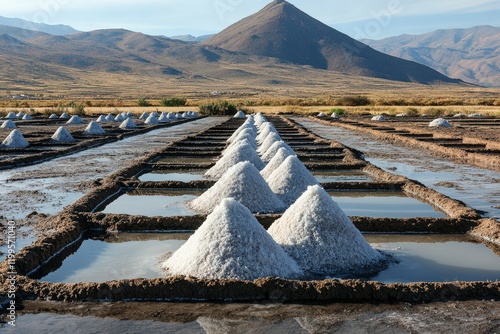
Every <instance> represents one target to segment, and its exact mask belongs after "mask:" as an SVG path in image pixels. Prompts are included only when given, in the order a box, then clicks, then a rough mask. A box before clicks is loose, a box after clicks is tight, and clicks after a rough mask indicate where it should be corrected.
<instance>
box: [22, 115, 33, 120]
mask: <svg viewBox="0 0 500 334" xmlns="http://www.w3.org/2000/svg"><path fill="white" fill-rule="evenodd" d="M23 120H25V121H31V120H33V117H31V115H30V114H24V115H23Z"/></svg>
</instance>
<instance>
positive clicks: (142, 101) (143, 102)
mask: <svg viewBox="0 0 500 334" xmlns="http://www.w3.org/2000/svg"><path fill="white" fill-rule="evenodd" d="M137 105H138V106H139V107H149V106H150V105H151V103H149V101H148V100H146V98H144V97H140V98H138V99H137Z"/></svg>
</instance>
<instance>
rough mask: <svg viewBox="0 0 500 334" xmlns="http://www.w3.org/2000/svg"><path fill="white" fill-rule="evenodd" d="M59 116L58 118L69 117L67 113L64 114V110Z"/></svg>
mask: <svg viewBox="0 0 500 334" xmlns="http://www.w3.org/2000/svg"><path fill="white" fill-rule="evenodd" d="M59 118H60V119H69V118H70V117H69V115H68V114H66V113H65V112H63V113H62V114H61V116H59Z"/></svg>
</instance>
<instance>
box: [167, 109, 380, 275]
mask: <svg viewBox="0 0 500 334" xmlns="http://www.w3.org/2000/svg"><path fill="white" fill-rule="evenodd" d="M275 135H277V131H276V129H274V127H273V126H272V124H271V123H269V122H267V121H266V120H265V118H264V116H262V115H261V114H257V115H255V117H253V116H250V117H249V118H248V119H247V121H246V122H245V123H244V124H243V125H242V126H241V127H240V128H239V129H238V130H237V131H236V132H235V133H234V135H233V136H232V137H231V138H230V139H229V140H228V141H229V143H230V147H228V149H227V150H226V151H225V153H224V155H223V157H222V158H221V160H223V159H225V161H223V162H220V161H221V160H219V162H220V163H219V162H218V165H217V164H216V166H214V168H213V170H209V171H208V172H207V175H209V176H211V177H214V176H215V175H221V176H220V179H219V181H217V182H216V184H215V185H214V186H213V187H212V188H210V189H209V190H208V191H206V192H205V193H204V194H202V195H201V196H200V197H199V198H198V199H195V200H193V201H192V202H191V206H192V207H193V208H194V209H196V210H199V211H202V212H206V213H208V212H211V213H210V215H209V216H208V218H207V220H206V221H205V223H204V224H203V225H202V226H201V227H200V228H199V229H198V230H197V231H196V232H195V233H194V234H193V236H192V237H191V238H190V239H189V240H188V241H187V242H186V244H184V246H182V247H181V248H180V249H179V250H178V251H176V252H175V253H174V254H173V255H172V256H171V257H170V258H169V259H168V260H167V261H165V262H164V263H163V264H162V268H163V269H164V270H165V272H166V273H167V275H186V276H194V277H199V278H207V279H212V278H235V279H245V280H253V279H256V278H260V277H268V276H275V277H285V278H299V277H302V275H303V274H304V272H305V273H308V274H309V275H311V274H328V275H332V274H335V275H343V274H346V273H352V272H353V271H356V272H361V271H363V269H364V270H366V271H371V270H373V269H376V268H377V266H378V265H380V263H381V262H383V261H385V257H384V256H383V255H382V254H380V253H379V252H378V251H376V250H374V249H372V248H371V246H370V245H369V244H368V243H367V242H366V241H365V239H364V238H363V236H362V235H361V233H360V232H359V231H358V230H357V229H356V227H355V226H354V224H353V223H352V222H351V221H350V219H349V218H348V217H347V216H346V215H345V213H344V212H343V211H342V210H341V209H340V208H339V207H338V205H337V203H335V202H334V201H333V199H332V198H331V197H330V196H329V195H328V194H327V193H326V191H325V190H324V189H323V188H322V187H320V186H319V184H318V183H317V181H316V179H315V178H314V176H312V174H310V172H309V171H308V170H307V168H306V167H305V166H304V165H303V164H302V163H301V162H300V161H299V160H298V159H297V157H296V156H295V155H294V152H293V150H292V149H291V148H290V147H289V146H287V145H286V144H285V145H286V146H285V145H276V146H279V147H278V148H273V149H274V150H275V151H276V153H275V155H274V156H273V157H272V159H271V160H270V161H269V162H268V163H267V165H266V164H265V163H264V162H263V161H262V157H263V156H265V154H266V152H267V151H268V150H269V149H271V147H273V145H274V144H275V143H277V142H278V143H279V142H282V141H281V139H280V138H279V137H278V136H275ZM269 136H272V137H270V138H274V139H275V140H274V141H271V140H267V138H268V137H269ZM266 140H267V142H266ZM264 143H266V144H265V145H266V146H268V147H267V149H266V146H264ZM231 146H232V147H231ZM252 149H253V151H252ZM257 150H259V151H260V153H261V156H260V157H259V155H258V154H257ZM256 158H260V159H261V160H260V162H259V160H257V159H256ZM250 160H255V161H256V162H257V165H258V166H263V165H264V166H265V167H264V168H263V169H262V170H261V171H260V173H259V170H258V168H257V167H256V166H255V165H254V163H252V162H250ZM231 163H233V165H231ZM266 180H267V182H266ZM290 204H292V205H291V206H290ZM288 206H289V208H288V209H287V210H286V211H285V213H284V215H283V216H282V218H281V219H279V220H278V221H276V222H275V223H274V224H273V225H272V228H271V229H270V230H269V232H267V231H265V230H264V228H263V227H262V225H260V224H259V223H258V221H257V220H256V219H255V217H254V216H253V215H252V212H277V211H281V210H284V209H285V208H286V207H288ZM283 226H286V228H285V227H283ZM270 236H271V238H269V237H270ZM283 251H284V252H285V254H283Z"/></svg>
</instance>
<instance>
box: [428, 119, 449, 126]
mask: <svg viewBox="0 0 500 334" xmlns="http://www.w3.org/2000/svg"><path fill="white" fill-rule="evenodd" d="M429 127H434V128H450V127H451V124H450V123H449V122H448V121H447V120H445V119H444V118H438V119H435V120H433V121H432V122H430V123H429Z"/></svg>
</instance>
